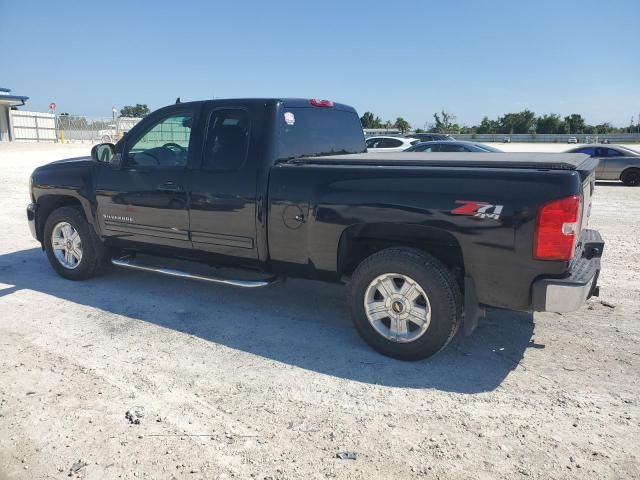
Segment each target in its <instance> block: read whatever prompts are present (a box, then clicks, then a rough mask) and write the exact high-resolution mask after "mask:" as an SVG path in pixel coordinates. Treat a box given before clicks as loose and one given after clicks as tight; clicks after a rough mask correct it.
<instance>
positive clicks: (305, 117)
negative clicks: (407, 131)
mask: <svg viewBox="0 0 640 480" xmlns="http://www.w3.org/2000/svg"><path fill="white" fill-rule="evenodd" d="M596 165H597V161H594V160H592V159H590V158H589V157H587V156H586V155H582V154H526V153H521V154H512V153H498V154H493V153H486V154H485V153H473V154H467V153H444V154H443V153H395V154H389V153H387V154H378V153H367V152H366V148H365V141H364V136H363V132H362V128H361V125H360V121H359V118H358V115H357V113H356V112H355V110H354V109H353V108H351V107H348V106H346V105H341V104H338V103H333V102H330V101H327V100H300V99H242V100H214V101H200V102H189V103H177V104H175V105H171V106H168V107H165V108H162V109H160V110H157V111H155V112H153V113H152V114H151V115H149V116H148V117H146V118H145V119H144V120H142V121H141V122H140V123H139V124H137V125H136V126H135V127H134V128H132V129H131V131H130V132H129V133H128V134H127V135H126V136H125V137H124V138H123V139H122V140H120V141H119V142H118V143H117V144H116V145H112V144H100V145H97V146H95V147H94V148H93V150H92V153H91V157H87V158H74V159H69V160H62V161H58V162H54V163H51V164H48V165H44V166H42V167H40V168H37V169H36V170H35V171H34V172H33V175H32V177H31V199H32V203H31V204H30V205H29V206H28V208H27V216H28V220H29V224H30V228H31V231H32V234H33V235H34V237H35V238H36V239H37V240H38V241H39V242H40V243H41V244H42V246H43V249H44V250H45V251H46V253H47V256H48V258H49V261H50V263H51V265H52V266H53V268H54V269H55V270H56V272H58V273H59V274H60V275H62V276H63V277H65V278H68V279H71V280H84V279H87V278H90V277H92V276H94V275H95V274H96V273H97V272H98V271H99V269H100V268H101V267H102V266H104V265H106V264H108V263H111V264H114V265H117V266H121V267H127V268H134V269H140V270H147V271H154V272H159V273H165V274H169V275H173V276H179V277H186V278H195V279H200V280H206V281H210V282H214V283H222V284H227V285H234V286H238V287H260V286H266V285H269V284H271V283H273V282H274V281H276V280H277V279H279V278H284V277H298V278H307V279H316V280H322V281H329V282H344V283H347V284H348V286H349V288H348V292H349V303H350V307H351V314H352V318H353V322H354V324H355V327H356V328H357V330H358V332H359V333H360V334H361V335H362V337H363V338H364V339H365V340H366V341H367V342H368V343H369V344H370V345H371V346H372V347H374V348H375V349H377V350H379V351H380V352H382V353H384V354H386V355H390V356H393V357H396V358H400V359H405V360H415V359H420V358H425V357H428V356H430V355H433V354H435V353H436V352H438V351H439V350H441V349H442V348H443V347H444V346H445V345H446V344H447V343H448V342H449V341H450V340H451V338H452V337H453V336H454V335H455V333H456V332H457V330H458V328H459V326H460V325H462V324H463V323H464V330H465V333H467V334H468V333H470V332H471V331H472V330H473V329H474V327H475V326H476V324H477V321H478V318H479V316H481V314H482V312H483V309H484V307H485V306H491V307H497V308H505V309H513V310H524V311H553V312H567V311H571V310H575V309H578V308H579V307H580V306H581V305H582V304H583V303H584V302H585V301H586V299H587V298H588V297H590V296H591V295H597V294H598V288H597V278H598V273H599V271H600V256H601V254H602V250H603V246H604V243H603V241H602V239H601V237H600V235H599V234H598V232H596V231H594V230H588V229H587V223H588V219H589V213H590V208H591V197H592V194H593V190H594V184H595V182H594V170H595V168H596ZM220 266H226V267H234V268H235V270H236V271H238V272H239V273H238V275H237V276H236V275H235V274H234V275H233V276H228V275H227V276H226V277H225V276H220V275H219V274H216V273H214V272H216V271H217V270H216V269H217V267H220ZM247 272H249V273H250V274H249V275H247ZM309 295H313V292H309Z"/></svg>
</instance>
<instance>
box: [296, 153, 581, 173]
mask: <svg viewBox="0 0 640 480" xmlns="http://www.w3.org/2000/svg"><path fill="white" fill-rule="evenodd" d="M589 160H590V157H589V156H588V155H585V154H583V153H480V152H472V153H470V152H455V153H430V152H427V153H425V152H396V153H378V152H368V153H354V154H349V155H329V156H325V157H304V158H296V159H294V160H290V161H289V163H302V164H316V165H322V164H328V165H375V166H378V165H385V166H433V167H484V168H529V169H546V170H577V169H579V168H580V166H581V165H583V164H585V162H587V161H589Z"/></svg>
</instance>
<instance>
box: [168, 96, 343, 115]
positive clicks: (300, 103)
mask: <svg viewBox="0 0 640 480" xmlns="http://www.w3.org/2000/svg"><path fill="white" fill-rule="evenodd" d="M311 100H317V99H313V98H277V97H273V98H210V99H205V100H194V101H189V102H180V104H184V105H193V104H198V103H204V102H215V103H220V104H233V103H237V104H244V105H247V104H260V103H263V104H268V103H271V104H274V103H282V104H283V105H284V106H285V107H290V108H296V107H309V108H311V107H312V105H311V103H310V102H311ZM332 103H333V106H332V107H315V108H319V109H325V108H334V109H338V110H349V111H354V112H355V109H354V108H353V107H352V106H350V105H346V104H344V103H337V102H332ZM173 105H175V104H169V105H165V106H164V107H162V108H166V107H171V106H173Z"/></svg>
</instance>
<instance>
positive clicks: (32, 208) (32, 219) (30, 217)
mask: <svg viewBox="0 0 640 480" xmlns="http://www.w3.org/2000/svg"><path fill="white" fill-rule="evenodd" d="M37 210H38V206H37V205H36V204H35V203H30V204H29V205H27V221H28V222H29V230H30V231H31V236H32V237H33V238H35V239H36V240H38V241H40V240H39V239H38V231H37V229H36V212H37Z"/></svg>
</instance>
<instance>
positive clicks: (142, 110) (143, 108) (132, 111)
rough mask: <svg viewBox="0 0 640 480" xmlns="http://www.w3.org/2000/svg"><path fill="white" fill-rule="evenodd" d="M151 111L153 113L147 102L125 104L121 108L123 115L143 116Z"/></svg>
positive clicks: (121, 114)
mask: <svg viewBox="0 0 640 480" xmlns="http://www.w3.org/2000/svg"><path fill="white" fill-rule="evenodd" d="M150 113H151V110H149V107H148V106H147V104H146V103H136V104H135V106H133V105H125V106H124V107H122V109H121V110H120V116H121V117H134V118H142V117H146V116H147V115H149V114H150Z"/></svg>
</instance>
